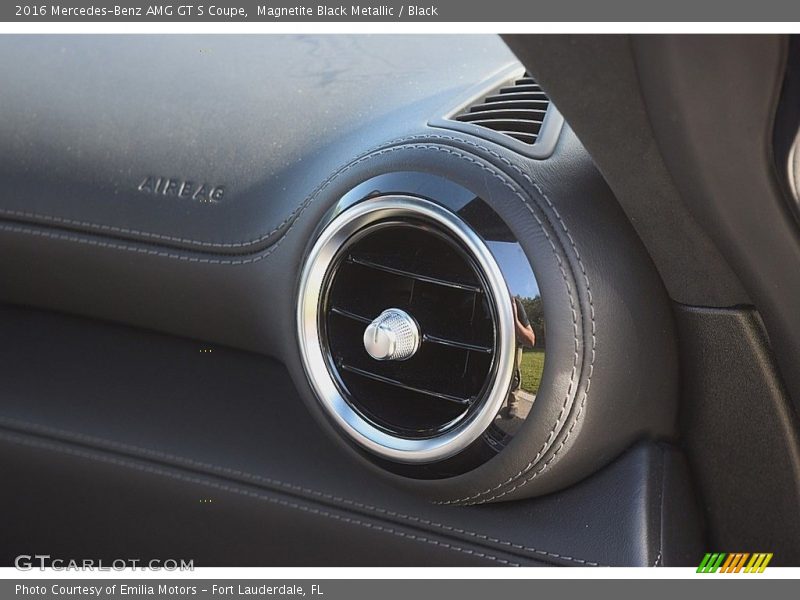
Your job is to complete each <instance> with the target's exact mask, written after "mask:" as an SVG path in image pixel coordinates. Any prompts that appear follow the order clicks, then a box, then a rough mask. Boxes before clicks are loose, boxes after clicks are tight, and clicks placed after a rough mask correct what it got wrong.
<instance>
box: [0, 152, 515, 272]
mask: <svg viewBox="0 0 800 600" xmlns="http://www.w3.org/2000/svg"><path fill="white" fill-rule="evenodd" d="M409 139H410V138H409ZM414 149H421V150H426V151H427V150H433V151H437V152H444V153H447V154H451V155H454V156H457V157H459V158H461V159H463V160H466V161H468V162H470V163H473V164H476V165H479V166H481V167H482V168H483V169H485V170H489V172H491V173H493V174H494V175H495V176H496V177H498V179H500V177H499V175H497V174H496V173H495V172H494V171H493V170H491V169H487V168H486V167H485V166H483V165H481V163H478V162H477V161H476V160H475V159H473V158H471V157H469V156H467V155H465V154H461V153H460V152H458V151H457V150H451V149H449V148H442V147H440V146H433V145H422V144H419V145H414V146H392V147H388V148H383V149H381V150H376V151H371V152H370V153H368V154H365V155H362V156H361V157H360V158H358V159H356V160H355V161H353V162H352V163H350V164H348V165H347V166H345V167H344V168H342V169H340V170H338V171H336V172H335V173H333V174H332V175H331V176H330V177H328V179H326V180H325V181H324V182H323V183H322V184H321V185H320V186H319V187H318V188H317V189H316V190H315V191H314V192H313V193H312V195H311V196H309V197H308V198H306V200H305V201H304V202H303V203H302V204H301V205H300V207H299V209H298V210H297V211H296V212H297V214H296V218H295V219H293V220H292V222H291V223H290V224H289V227H287V228H286V230H285V231H284V232H283V233H282V235H281V237H280V238H279V239H278V240H277V241H276V242H274V243H273V244H272V245H271V246H270V247H269V248H268V249H267V250H266V252H262V253H260V254H259V253H256V254H253V255H252V256H248V257H247V258H206V257H198V256H190V255H187V254H177V253H175V252H171V251H168V250H161V249H156V248H147V247H140V246H135V245H128V244H120V243H115V242H108V241H103V240H98V239H94V238H90V237H81V236H78V235H70V234H68V233H59V232H51V231H43V230H40V229H35V228H34V227H33V226H25V225H11V224H0V231H9V232H11V233H22V234H27V235H34V236H39V237H44V238H50V239H57V240H63V241H68V242H75V243H79V244H87V245H90V246H96V247H100V248H111V249H114V250H123V251H126V252H135V253H138V254H146V255H150V256H156V257H159V258H171V259H174V260H180V261H184V262H189V263H200V264H213V265H246V264H252V263H256V262H259V261H261V260H263V259H265V258H267V257H268V256H269V255H270V254H272V253H273V252H274V251H275V250H277V249H278V247H279V246H280V244H281V242H282V241H283V240H284V239H285V238H286V236H287V235H288V234H289V232H290V231H291V230H292V229H293V228H294V225H295V223H297V221H298V219H299V218H300V216H301V215H302V213H303V212H304V211H305V210H306V209H307V208H308V207H309V206H310V205H311V204H312V203H313V202H314V201H315V200H316V199H317V197H318V196H319V195H320V194H321V193H322V192H323V191H324V190H325V189H327V187H328V186H329V185H330V184H331V183H332V182H333V181H334V180H335V179H336V178H337V177H340V176H342V175H344V174H345V173H347V172H348V171H349V170H351V169H353V168H354V167H356V166H358V165H360V164H361V163H363V162H365V161H367V160H370V159H372V158H374V157H377V156H382V155H384V154H390V153H393V152H397V151H401V150H414ZM501 181H502V179H501ZM84 235H91V234H90V233H87V234H84ZM133 243H135V240H131V241H130V244H133ZM186 251H187V252H191V249H186Z"/></svg>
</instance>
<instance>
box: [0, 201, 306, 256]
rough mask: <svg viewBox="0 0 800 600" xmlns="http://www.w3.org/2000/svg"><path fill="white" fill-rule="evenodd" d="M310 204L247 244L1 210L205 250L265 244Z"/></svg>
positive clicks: (0, 213) (1, 210)
mask: <svg viewBox="0 0 800 600" xmlns="http://www.w3.org/2000/svg"><path fill="white" fill-rule="evenodd" d="M307 202H308V200H306V202H304V203H303V204H301V205H300V206H298V207H297V208H295V209H294V210H293V211H292V212H291V213H290V214H289V216H288V217H286V218H285V219H284V220H283V221H281V223H280V224H278V225H276V226H275V228H274V229H272V231H269V232H267V233H265V234H263V235H260V236H259V237H257V238H254V239H252V240H247V241H245V242H229V243H224V242H205V241H201V240H193V239H191V238H182V237H177V236H171V235H163V234H160V233H151V232H149V231H141V230H138V229H127V228H125V227H116V226H114V225H103V224H100V223H92V222H90V221H76V220H73V219H67V218H65V217H57V216H53V215H45V214H42V213H35V212H26V211H21V210H10V209H5V208H0V217H3V216H5V217H12V218H13V217H16V218H25V219H37V220H40V221H47V222H48V223H54V224H56V225H70V226H73V227H83V228H86V229H92V230H95V232H100V233H107V232H109V233H116V234H120V233H122V234H127V235H135V236H139V237H143V238H148V239H156V240H164V241H168V242H178V243H181V244H192V245H194V246H200V247H203V248H243V247H246V246H253V245H255V244H258V243H260V242H263V241H265V240H267V239H269V238H270V237H272V236H273V235H274V234H275V233H277V232H278V231H280V230H281V229H282V228H283V227H284V226H285V225H286V224H287V223H288V222H289V221H291V220H292V219H293V218H294V217H295V216H298V215H299V214H300V212H301V211H302V209H303V207H304V206H305V204H306V203H307ZM87 233H91V232H87ZM132 241H133V240H132Z"/></svg>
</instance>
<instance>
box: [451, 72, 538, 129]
mask: <svg viewBox="0 0 800 600" xmlns="http://www.w3.org/2000/svg"><path fill="white" fill-rule="evenodd" d="M549 106H550V100H549V99H548V98H547V96H546V95H545V93H544V92H543V91H542V88H541V87H539V84H538V83H536V81H535V80H534V79H533V78H532V77H530V75H528V74H527V73H526V74H525V75H524V76H523V77H522V78H520V79H517V80H516V81H514V82H513V85H508V86H505V87H501V88H500V89H499V90H497V91H496V92H495V93H492V94H490V95H488V96H486V97H485V98H483V100H482V101H481V102H480V103H479V104H474V105H472V106H470V107H468V108H467V109H465V110H464V111H462V112H460V113H458V114H457V115H455V116H454V117H453V118H454V119H455V120H456V121H460V122H462V123H472V124H473V125H479V126H481V127H486V128H487V129H491V130H493V131H496V132H498V133H501V134H503V135H507V136H509V137H511V138H514V139H516V140H519V141H520V142H523V143H524V144H529V145H533V144H535V143H536V140H537V139H538V137H539V132H540V131H541V128H542V123H543V122H544V117H545V114H546V113H547V109H548V108H549Z"/></svg>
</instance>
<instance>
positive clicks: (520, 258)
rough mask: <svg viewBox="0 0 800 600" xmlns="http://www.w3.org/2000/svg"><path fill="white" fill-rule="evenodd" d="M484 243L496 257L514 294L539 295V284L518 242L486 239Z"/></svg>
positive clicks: (529, 296)
mask: <svg viewBox="0 0 800 600" xmlns="http://www.w3.org/2000/svg"><path fill="white" fill-rule="evenodd" d="M486 245H487V246H489V249H490V250H491V251H492V254H493V255H494V257H495V259H497V262H498V263H499V265H500V269H502V271H503V275H505V278H506V283H507V284H508V287H509V288H510V289H511V293H512V294H513V295H514V296H522V297H523V298H535V297H536V296H538V295H539V284H538V283H537V282H536V278H535V277H534V276H533V271H532V270H531V267H530V264H529V263H528V258H527V257H526V256H525V253H524V252H523V251H522V248H521V247H520V245H519V244H516V243H511V242H491V241H487V242H486Z"/></svg>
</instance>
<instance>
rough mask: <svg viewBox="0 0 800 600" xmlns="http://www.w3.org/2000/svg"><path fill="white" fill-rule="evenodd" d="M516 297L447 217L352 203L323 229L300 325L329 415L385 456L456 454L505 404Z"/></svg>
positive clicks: (403, 199)
mask: <svg viewBox="0 0 800 600" xmlns="http://www.w3.org/2000/svg"><path fill="white" fill-rule="evenodd" d="M508 299H509V291H508V288H507V287H506V283H505V280H504V278H503V275H502V272H501V270H500V267H499V266H498V264H497V262H496V261H495V259H494V257H493V256H492V254H491V252H490V250H489V249H488V247H487V246H486V244H485V243H484V242H483V240H482V239H481V238H480V236H478V235H477V234H476V233H475V232H474V231H473V230H472V229H471V228H470V227H469V226H468V225H467V224H466V223H464V222H463V221H462V220H461V219H460V218H459V217H458V216H456V215H455V214H453V213H452V212H450V211H449V210H447V209H445V208H443V207H442V206H440V205H438V204H436V203H434V202H431V201H428V200H424V199H421V198H415V197H411V196H395V195H392V196H381V197H377V198H371V199H368V200H365V201H363V202H360V203H358V204H355V205H353V206H351V207H350V208H348V209H346V210H344V211H343V212H342V213H341V214H339V215H338V216H337V217H336V218H334V219H333V220H332V221H331V222H330V223H329V224H328V225H327V227H325V229H324V230H323V231H322V233H321V234H320V236H319V238H318V239H317V240H316V242H315V243H314V244H313V246H312V248H311V251H310V252H309V254H308V257H307V260H306V264H305V266H304V269H303V273H302V277H301V284H300V290H299V302H298V312H297V319H298V332H299V342H300V348H301V356H302V359H303V364H304V367H305V371H306V374H307V376H308V379H309V382H310V384H311V386H312V388H313V390H314V392H315V394H316V396H317V398H318V400H319V402H320V404H321V406H322V407H323V409H324V410H325V412H326V413H327V414H328V416H329V417H330V418H331V419H332V420H333V421H334V422H335V423H336V424H337V425H338V426H339V427H340V429H341V430H342V431H343V432H344V433H345V434H346V435H347V436H348V437H350V438H351V439H352V440H353V441H355V442H356V443H357V444H359V445H360V446H362V447H363V448H365V449H367V450H368V451H370V452H372V453H373V454H375V455H377V456H378V457H380V458H383V459H388V460H392V461H395V462H401V463H430V462H436V461H441V460H444V459H446V458H449V457H452V456H454V455H456V454H458V453H459V452H461V451H463V450H464V449H465V448H467V447H468V446H469V445H470V444H472V443H473V442H474V441H476V440H477V439H478V438H479V437H480V436H481V434H482V433H483V432H484V431H486V429H487V428H488V427H489V426H490V425H491V424H492V422H493V419H494V418H495V416H496V415H497V413H498V411H499V409H500V407H501V406H502V404H503V402H504V400H505V399H506V396H507V393H508V389H509V385H510V381H511V377H512V373H513V362H514V351H515V342H514V340H515V337H514V320H513V315H512V310H511V302H509V301H508ZM468 367H469V368H468Z"/></svg>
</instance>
